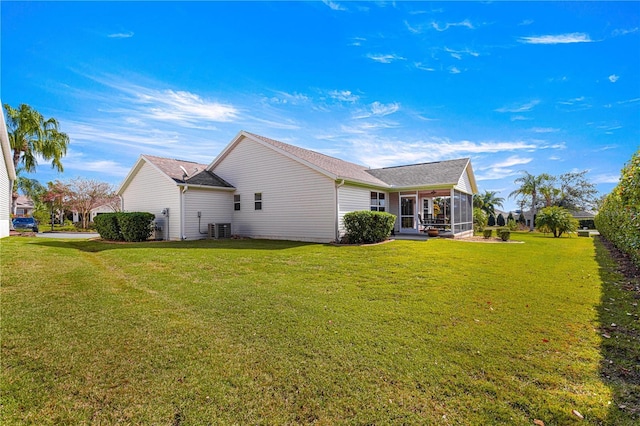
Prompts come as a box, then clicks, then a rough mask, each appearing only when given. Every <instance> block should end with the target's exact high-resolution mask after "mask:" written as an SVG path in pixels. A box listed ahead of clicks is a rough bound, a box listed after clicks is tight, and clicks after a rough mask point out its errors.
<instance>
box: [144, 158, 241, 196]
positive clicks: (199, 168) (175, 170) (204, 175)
mask: <svg viewBox="0 0 640 426" xmlns="http://www.w3.org/2000/svg"><path fill="white" fill-rule="evenodd" d="M143 157H144V158H145V159H146V160H147V161H149V162H150V163H151V164H153V165H154V166H156V167H157V168H158V169H160V171H162V173H164V174H166V175H167V176H169V177H170V178H171V179H173V180H174V181H175V182H176V183H179V184H180V183H187V184H191V185H202V186H214V187H223V188H233V186H232V185H231V184H229V183H228V182H227V181H225V180H224V179H222V178H220V177H219V176H217V175H216V174H215V173H212V172H210V171H207V170H205V169H206V168H207V165H206V164H199V163H194V162H193V161H184V160H175V159H171V158H163V157H155V156H153V155H143ZM180 166H182V167H184V169H185V170H186V171H187V173H188V176H187V177H186V179H185V176H184V171H183V170H182V169H181V168H180Z"/></svg>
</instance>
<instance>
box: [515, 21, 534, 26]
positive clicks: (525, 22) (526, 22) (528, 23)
mask: <svg viewBox="0 0 640 426" xmlns="http://www.w3.org/2000/svg"><path fill="white" fill-rule="evenodd" d="M531 24H533V19H525V20H523V21H522V22H520V23H519V24H518V25H520V26H525V25H531Z"/></svg>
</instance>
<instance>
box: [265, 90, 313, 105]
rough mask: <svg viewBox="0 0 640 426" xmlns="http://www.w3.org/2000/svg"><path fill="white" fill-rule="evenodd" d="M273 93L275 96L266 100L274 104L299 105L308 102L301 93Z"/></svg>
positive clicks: (277, 91)
mask: <svg viewBox="0 0 640 426" xmlns="http://www.w3.org/2000/svg"><path fill="white" fill-rule="evenodd" d="M274 92H275V96H272V97H270V98H268V101H269V102H271V103H274V104H290V105H300V104H305V103H307V102H309V101H310V98H309V97H308V96H307V95H304V94H302V93H297V92H294V93H287V92H282V91H279V90H275V91H274Z"/></svg>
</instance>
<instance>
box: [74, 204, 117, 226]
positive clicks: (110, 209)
mask: <svg viewBox="0 0 640 426" xmlns="http://www.w3.org/2000/svg"><path fill="white" fill-rule="evenodd" d="M117 210H118V209H117V208H116V207H115V206H112V205H109V204H103V205H101V206H98V207H94V208H93V209H91V211H90V212H89V222H93V219H95V218H96V216H98V215H99V214H102V213H114V212H116V211H117ZM71 213H72V214H73V218H72V221H73V223H78V222H81V221H82V217H81V215H80V213H78V212H77V211H75V210H74V211H73V212H71Z"/></svg>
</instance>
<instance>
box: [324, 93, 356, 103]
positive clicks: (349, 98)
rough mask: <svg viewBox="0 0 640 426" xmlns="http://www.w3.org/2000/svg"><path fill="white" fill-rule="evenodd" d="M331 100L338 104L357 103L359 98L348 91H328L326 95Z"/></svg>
mask: <svg viewBox="0 0 640 426" xmlns="http://www.w3.org/2000/svg"><path fill="white" fill-rule="evenodd" d="M327 94H328V95H329V97H330V98H331V99H334V100H337V101H340V102H350V103H353V102H357V101H358V100H359V99H360V96H358V95H356V94H354V93H352V92H351V91H350V90H330V91H329V92H328V93H327Z"/></svg>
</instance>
